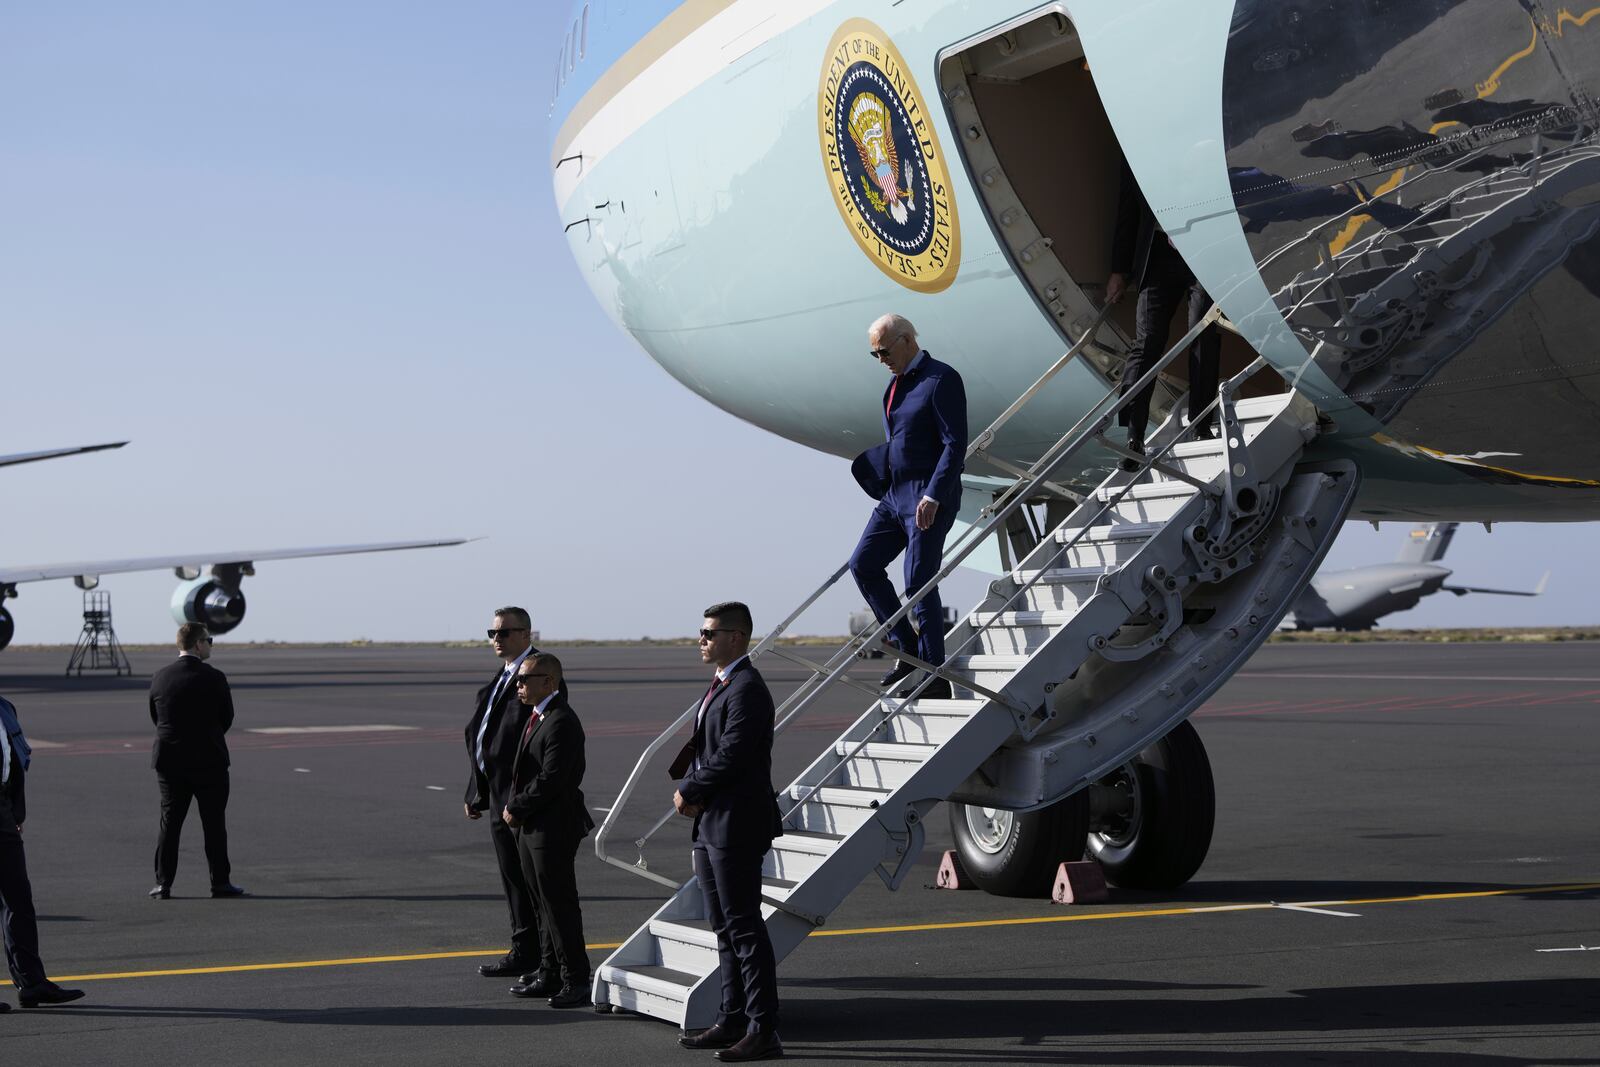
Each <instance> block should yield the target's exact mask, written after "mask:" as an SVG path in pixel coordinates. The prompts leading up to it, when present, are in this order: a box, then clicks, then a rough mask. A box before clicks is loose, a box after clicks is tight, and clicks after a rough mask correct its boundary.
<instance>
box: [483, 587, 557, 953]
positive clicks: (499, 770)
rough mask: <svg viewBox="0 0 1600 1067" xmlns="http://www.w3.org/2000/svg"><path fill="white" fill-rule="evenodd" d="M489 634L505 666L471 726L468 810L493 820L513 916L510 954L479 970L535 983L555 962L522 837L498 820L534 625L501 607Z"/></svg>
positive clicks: (524, 713)
mask: <svg viewBox="0 0 1600 1067" xmlns="http://www.w3.org/2000/svg"><path fill="white" fill-rule="evenodd" d="M488 633H489V643H490V645H491V647H493V649H494V654H495V655H496V656H499V657H500V660H501V664H500V669H499V670H498V671H496V672H495V676H494V677H493V678H491V679H489V684H488V685H486V686H484V687H483V688H482V689H479V690H478V695H477V696H476V697H475V698H474V700H473V705H472V707H473V711H472V718H471V719H470V720H469V721H468V722H467V731H466V733H467V759H468V761H469V762H470V763H471V765H472V773H471V774H470V775H469V776H468V777H467V793H466V805H465V806H466V814H467V818H469V819H481V818H483V813H484V812H486V811H487V812H489V813H490V815H491V818H490V819H489V838H490V840H491V841H492V842H493V843H494V858H495V863H496V864H497V865H498V866H499V868H500V885H501V888H502V889H503V890H504V891H505V895H506V907H507V909H508V911H509V913H510V916H511V950H510V951H509V952H507V953H506V954H505V956H504V957H502V958H501V959H500V960H498V961H496V962H494V963H485V964H483V965H482V966H480V967H479V968H478V973H479V974H481V975H483V976H484V977H486V978H502V977H506V976H509V975H523V974H528V980H529V981H531V980H533V979H535V978H537V977H538V975H537V974H536V973H532V972H538V971H540V970H545V971H546V973H548V968H549V967H551V966H553V965H554V963H555V961H554V960H552V959H541V954H540V938H539V912H538V907H537V906H536V905H535V904H534V902H533V894H532V892H531V891H530V890H529V888H528V880H527V878H526V877H525V876H524V875H523V873H522V861H521V859H520V858H519V857H518V855H517V835H516V833H515V832H514V831H513V830H512V829H511V827H509V826H507V825H506V824H505V822H504V821H503V820H502V819H501V818H500V817H499V816H500V812H501V811H503V810H504V809H505V806H506V800H507V799H509V797H510V795H511V764H512V761H513V760H514V759H515V758H516V753H517V742H518V741H519V740H520V739H521V737H522V729H523V727H524V726H525V725H526V724H527V721H528V709H527V708H525V707H523V706H522V705H521V704H520V703H519V702H518V701H517V699H516V697H517V693H516V686H515V685H514V684H513V683H514V682H515V680H516V674H517V668H518V667H520V666H521V665H522V663H523V661H524V660H526V659H527V658H528V656H530V655H531V654H533V653H534V652H535V651H536V649H534V647H533V642H532V637H533V620H532V619H531V618H530V617H529V615H528V613H527V612H526V611H524V610H523V609H522V608H518V607H504V608H499V609H497V610H496V611H495V613H494V622H493V623H492V624H491V625H490V626H489V630H488Z"/></svg>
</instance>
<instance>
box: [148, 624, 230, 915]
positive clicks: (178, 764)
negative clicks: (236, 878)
mask: <svg viewBox="0 0 1600 1067" xmlns="http://www.w3.org/2000/svg"><path fill="white" fill-rule="evenodd" d="M211 649H212V640H211V634H210V632H209V631H208V630H207V629H206V628H205V627H204V626H202V625H201V624H200V623H197V622H186V623H184V624H183V625H182V626H180V627H178V658H177V659H176V660H174V661H173V662H172V663H169V664H167V665H166V666H165V667H163V668H161V669H160V670H159V671H157V672H156V673H155V677H153V678H151V679H150V721H151V722H152V723H154V724H155V727H156V743H155V747H154V749H153V751H152V752H151V754H150V766H152V767H154V768H155V772H156V782H157V783H158V784H159V785H160V787H161V833H160V835H159V837H158V838H157V840H156V886H155V888H154V889H152V890H150V895H151V896H152V897H154V898H155V899H157V900H166V899H167V898H168V897H170V896H171V895H172V879H173V877H174V876H175V875H176V874H177V873H178V838H179V836H180V835H181V834H182V833H183V820H184V819H185V818H186V817H187V816H188V814H189V801H190V800H191V799H192V800H194V801H196V802H197V803H198V804H199V806H200V827H201V830H202V831H203V832H204V833H205V840H206V866H207V867H209V868H210V870H211V895H212V896H214V897H242V896H244V895H245V892H244V890H243V889H240V888H239V887H238V886H236V885H234V884H233V882H232V881H231V877H232V869H231V868H230V866H229V864H228V823H227V810H228V762H229V761H228V742H227V741H226V740H224V738H223V735H224V734H226V733H227V732H228V729H229V727H231V726H232V725H233V694H232V693H231V692H230V691H229V689H228V677H227V675H225V674H223V673H222V672H221V671H219V670H217V669H216V668H215V667H213V666H211V665H210V664H209V663H207V662H206V660H208V659H210V658H211Z"/></svg>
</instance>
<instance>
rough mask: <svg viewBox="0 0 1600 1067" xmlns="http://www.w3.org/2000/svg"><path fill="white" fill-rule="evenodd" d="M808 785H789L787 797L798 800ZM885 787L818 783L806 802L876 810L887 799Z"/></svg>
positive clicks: (803, 794) (808, 787) (887, 793)
mask: <svg viewBox="0 0 1600 1067" xmlns="http://www.w3.org/2000/svg"><path fill="white" fill-rule="evenodd" d="M810 788H811V787H810V786H804V785H798V784H796V785H791V786H790V787H789V799H790V800H799V799H800V798H801V797H804V796H806V791H807V790H808V789H810ZM889 795H890V794H889V790H887V789H858V788H855V787H853V786H848V785H820V786H817V787H816V789H814V790H812V791H811V795H810V797H809V798H808V799H807V803H817V804H836V805H838V806H840V807H847V808H866V809H868V810H876V808H877V807H878V805H879V804H882V803H883V802H884V801H885V800H888V799H889Z"/></svg>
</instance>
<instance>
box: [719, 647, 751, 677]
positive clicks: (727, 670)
mask: <svg viewBox="0 0 1600 1067" xmlns="http://www.w3.org/2000/svg"><path fill="white" fill-rule="evenodd" d="M749 658H750V653H748V652H746V653H745V654H744V655H742V656H740V657H739V658H738V659H736V660H734V661H733V662H732V663H730V664H728V665H727V666H726V667H718V668H717V679H718V680H719V681H723V682H725V681H727V680H728V675H730V674H732V673H733V669H734V668H735V667H737V666H738V665H739V664H741V663H743V662H744V661H745V660H747V659H749Z"/></svg>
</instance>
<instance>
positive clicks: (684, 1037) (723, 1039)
mask: <svg viewBox="0 0 1600 1067" xmlns="http://www.w3.org/2000/svg"><path fill="white" fill-rule="evenodd" d="M747 1029H749V1026H748V1024H746V1023H740V1024H738V1026H737V1028H736V1027H734V1026H733V1025H732V1024H731V1023H713V1024H711V1026H709V1027H708V1028H706V1029H704V1030H696V1031H695V1032H694V1033H692V1034H679V1035H678V1044H680V1045H682V1046H683V1047H684V1048H732V1047H733V1046H735V1045H737V1044H738V1043H739V1042H740V1040H742V1039H743V1038H744V1033H745V1031H746V1030H747Z"/></svg>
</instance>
